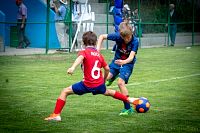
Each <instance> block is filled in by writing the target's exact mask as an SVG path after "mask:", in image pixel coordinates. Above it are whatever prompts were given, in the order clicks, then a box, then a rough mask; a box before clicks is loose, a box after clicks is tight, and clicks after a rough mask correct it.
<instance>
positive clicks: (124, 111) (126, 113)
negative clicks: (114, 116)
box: [119, 108, 134, 116]
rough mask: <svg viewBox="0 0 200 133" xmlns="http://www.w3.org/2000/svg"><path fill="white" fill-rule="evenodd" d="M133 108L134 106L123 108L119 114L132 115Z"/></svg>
mask: <svg viewBox="0 0 200 133" xmlns="http://www.w3.org/2000/svg"><path fill="white" fill-rule="evenodd" d="M133 112H134V111H133V109H132V108H130V109H123V110H122V111H121V112H120V113H119V115H120V116H127V115H131V114H133Z"/></svg>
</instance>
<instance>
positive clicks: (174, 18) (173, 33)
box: [166, 4, 177, 46]
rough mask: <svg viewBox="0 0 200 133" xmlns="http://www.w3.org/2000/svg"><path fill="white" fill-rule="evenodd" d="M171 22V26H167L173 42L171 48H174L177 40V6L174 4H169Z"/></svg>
mask: <svg viewBox="0 0 200 133" xmlns="http://www.w3.org/2000/svg"><path fill="white" fill-rule="evenodd" d="M168 15H169V17H168V18H169V19H170V20H169V22H170V24H169V25H168V24H166V26H169V35H170V40H171V46H174V44H175V40H176V31H177V24H176V22H177V13H176V10H175V5H174V4H169V13H168Z"/></svg>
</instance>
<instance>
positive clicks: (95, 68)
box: [91, 60, 101, 79]
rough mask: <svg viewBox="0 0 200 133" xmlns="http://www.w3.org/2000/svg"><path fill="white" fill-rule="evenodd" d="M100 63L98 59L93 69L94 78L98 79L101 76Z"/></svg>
mask: <svg viewBox="0 0 200 133" xmlns="http://www.w3.org/2000/svg"><path fill="white" fill-rule="evenodd" d="M98 63H99V61H98V60H96V61H95V64H94V66H93V68H92V71H91V75H92V78H94V79H98V78H99V77H100V71H101V69H100V68H99V67H97V64H98ZM95 71H97V75H95Z"/></svg>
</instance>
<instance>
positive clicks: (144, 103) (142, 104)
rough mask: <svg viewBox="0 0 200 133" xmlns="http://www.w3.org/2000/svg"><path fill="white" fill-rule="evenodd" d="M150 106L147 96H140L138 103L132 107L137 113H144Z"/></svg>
mask: <svg viewBox="0 0 200 133" xmlns="http://www.w3.org/2000/svg"><path fill="white" fill-rule="evenodd" d="M150 106H151V105H150V102H149V100H148V99H147V98H145V97H140V98H139V103H138V104H137V105H135V106H134V108H135V110H136V111H137V112H138V113H145V112H147V111H148V110H149V108H150Z"/></svg>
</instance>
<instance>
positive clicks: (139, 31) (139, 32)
mask: <svg viewBox="0 0 200 133" xmlns="http://www.w3.org/2000/svg"><path fill="white" fill-rule="evenodd" d="M138 17H139V30H138V34H139V47H141V32H142V31H141V21H140V20H141V17H140V0H138Z"/></svg>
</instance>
